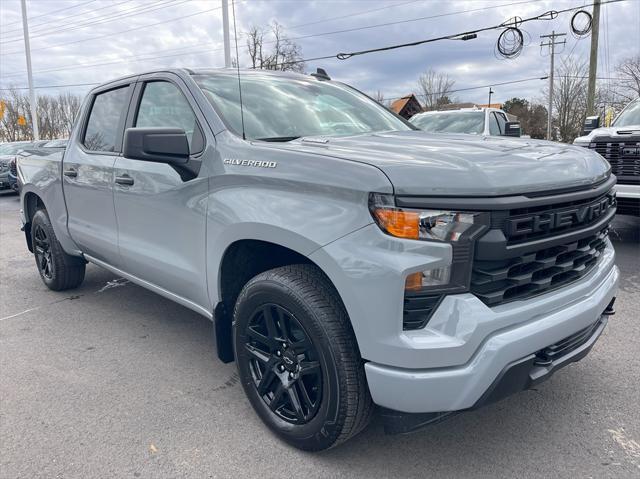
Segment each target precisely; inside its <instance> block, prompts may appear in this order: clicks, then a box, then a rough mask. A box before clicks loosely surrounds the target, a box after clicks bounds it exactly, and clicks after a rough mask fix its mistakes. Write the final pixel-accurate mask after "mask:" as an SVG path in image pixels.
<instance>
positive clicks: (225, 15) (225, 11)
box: [23, 0, 237, 68]
mask: <svg viewBox="0 0 640 479" xmlns="http://www.w3.org/2000/svg"><path fill="white" fill-rule="evenodd" d="M23 1H24V0H23ZM222 37H223V39H224V66H225V68H229V67H231V44H230V43H229V1H228V0H222ZM236 61H237V59H236Z"/></svg>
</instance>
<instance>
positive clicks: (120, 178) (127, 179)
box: [116, 174, 133, 186]
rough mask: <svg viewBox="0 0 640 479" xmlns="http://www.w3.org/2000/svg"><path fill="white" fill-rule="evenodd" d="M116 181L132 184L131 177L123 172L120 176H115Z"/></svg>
mask: <svg viewBox="0 0 640 479" xmlns="http://www.w3.org/2000/svg"><path fill="white" fill-rule="evenodd" d="M116 183H118V184H119V185H128V186H131V185H132V184H133V178H131V177H130V176H129V175H127V174H124V175H122V176H116Z"/></svg>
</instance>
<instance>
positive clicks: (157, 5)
mask: <svg viewBox="0 0 640 479" xmlns="http://www.w3.org/2000/svg"><path fill="white" fill-rule="evenodd" d="M188 1H189V0H181V1H177V0H160V1H156V2H153V3H151V4H147V5H141V6H138V7H134V8H131V9H129V10H126V11H124V12H118V13H115V14H112V15H109V16H106V17H102V18H98V19H96V18H93V19H90V20H89V21H87V22H84V23H76V22H70V23H68V24H65V25H62V27H63V28H58V27H59V26H60V25H58V26H56V28H53V29H51V30H46V29H44V30H40V31H38V32H36V35H31V38H40V37H46V36H49V35H58V34H60V33H64V32H68V31H73V30H79V29H82V28H85V27H88V26H91V25H99V24H103V23H109V22H112V21H114V20H119V19H122V18H129V17H135V16H136V15H142V14H143V13H149V12H153V11H156V10H160V9H162V8H166V7H167V6H172V7H173V6H177V5H180V4H182V3H186V2H188ZM174 2H177V3H174ZM121 3H127V2H121ZM171 3H173V5H167V4H171ZM117 5H120V4H117ZM65 27H66V28H65ZM20 41H22V37H16V38H14V39H9V40H3V41H1V42H0V44H5V43H14V42H20Z"/></svg>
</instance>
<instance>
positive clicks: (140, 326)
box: [0, 194, 640, 479]
mask: <svg viewBox="0 0 640 479" xmlns="http://www.w3.org/2000/svg"><path fill="white" fill-rule="evenodd" d="M18 210H19V203H18V198H17V197H16V196H14V195H11V194H2V195H0V245H1V248H0V477H2V478H17V477H20V478H29V479H30V478H38V477H77V478H114V477H118V478H120V477H123V478H126V477H143V478H147V477H158V478H173V477H176V478H177V477H180V478H183V477H184V478H186V477H193V478H206V477H225V478H226V477H257V476H262V477H284V476H289V477H290V476H294V475H295V476H297V477H304V478H312V477H322V478H328V477H338V476H339V477H376V478H377V477H394V478H398V477H438V478H444V477H474V478H478V477H491V478H496V477H519V478H529V477H536V478H537V477H554V478H565V477H566V478H580V477H585V478H586V477H594V478H605V477H623V478H629V477H640V413H639V407H638V405H639V404H640V401H639V398H640V347H639V344H640V244H639V241H640V222H638V221H637V220H636V219H635V218H630V217H619V218H618V219H616V222H615V228H616V230H615V232H614V238H615V244H616V250H617V253H618V265H619V267H620V269H621V270H622V283H621V290H620V293H619V295H618V301H617V304H616V307H617V310H618V314H617V315H616V316H614V317H613V318H612V319H611V320H610V322H609V325H608V327H607V329H606V330H605V332H604V334H603V336H602V338H601V339H600V340H599V341H598V343H597V344H596V345H595V347H594V349H593V350H592V351H591V353H590V354H589V355H588V356H587V357H586V358H585V359H584V360H582V361H581V362H579V363H577V364H574V365H572V366H570V367H568V368H566V369H564V370H562V371H561V372H559V373H558V374H556V375H555V376H553V377H552V378H551V379H550V380H549V381H547V382H546V383H544V384H542V385H541V386H540V387H538V388H537V389H535V390H531V391H526V392H523V393H520V394H517V395H515V396H512V397H510V398H508V399H506V400H504V401H502V402H499V403H497V404H494V405H492V406H489V407H486V408H484V409H480V410H478V411H475V412H470V413H465V414H461V415H458V416H456V417H454V418H452V419H450V420H448V421H445V422H443V423H441V424H439V425H436V426H432V427H429V428H427V429H423V430H421V431H419V432H417V433H414V434H411V435H408V436H385V435H384V433H383V431H382V427H381V424H380V421H378V420H374V421H373V423H372V424H371V426H369V428H367V429H366V430H365V431H364V432H363V433H362V434H360V435H359V436H358V437H356V438H354V439H353V440H351V441H350V442H348V443H347V444H344V445H343V446H341V447H339V448H336V449H334V450H330V451H326V452H323V453H320V454H308V453H303V452H299V451H297V450H295V449H292V448H291V447H288V446H287V445H285V444H283V443H282V442H280V441H279V440H277V439H276V438H275V437H274V436H272V435H271V434H270V433H269V432H268V431H267V430H266V429H265V427H264V426H263V425H262V423H261V422H260V421H259V419H258V418H257V416H256V415H255V414H254V413H253V411H252V410H251V408H250V406H249V404H248V402H247V400H246V399H245V397H244V394H243V392H242V389H241V387H240V386H239V384H238V382H237V376H236V373H235V367H234V365H233V364H222V363H220V362H219V361H218V360H217V359H216V356H215V352H214V349H213V343H212V334H213V333H212V326H211V323H210V322H209V321H208V320H207V319H205V318H202V317H200V316H198V315H197V314H195V313H193V312H191V311H189V310H187V309H185V308H183V307H181V306H178V305H176V304H174V303H171V302H170V301H168V300H166V299H163V298H161V297H160V296H156V295H154V294H153V293H150V292H147V291H146V290H144V289H142V288H140V287H138V286H135V285H133V284H130V283H127V282H125V281H122V280H119V279H118V278H117V277H115V276H114V275H113V274H111V273H109V272H107V271H105V270H102V269H100V268H98V267H95V266H92V265H89V266H88V268H87V276H86V280H85V282H84V284H83V285H82V287H81V288H79V289H78V290H75V291H73V292H71V293H70V292H66V293H54V292H52V291H49V290H47V289H46V288H45V286H44V285H43V284H42V282H41V281H40V279H39V278H38V275H37V271H36V267H35V264H34V261H33V258H32V256H31V255H30V254H29V253H28V251H27V249H26V246H25V244H24V236H23V234H22V233H21V232H20V231H19V228H18V227H19V224H18V221H19V220H18Z"/></svg>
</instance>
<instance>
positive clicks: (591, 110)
mask: <svg viewBox="0 0 640 479" xmlns="http://www.w3.org/2000/svg"><path fill="white" fill-rule="evenodd" d="M599 33H600V0H594V1H593V20H592V22H591V54H590V56H589V85H588V87H587V116H592V115H595V100H596V73H597V71H598V34H599Z"/></svg>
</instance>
